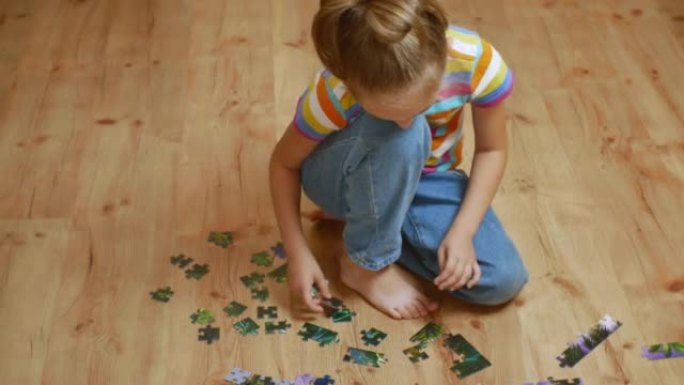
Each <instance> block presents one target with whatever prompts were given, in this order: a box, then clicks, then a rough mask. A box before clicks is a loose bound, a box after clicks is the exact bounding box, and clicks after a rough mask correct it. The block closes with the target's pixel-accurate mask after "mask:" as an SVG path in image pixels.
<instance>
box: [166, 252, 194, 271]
mask: <svg viewBox="0 0 684 385" xmlns="http://www.w3.org/2000/svg"><path fill="white" fill-rule="evenodd" d="M192 261H193V259H192V258H190V257H186V256H185V254H178V255H175V256H171V264H172V265H174V266H178V267H180V268H181V269H185V268H186V267H187V266H188V265H189V264H191V263H192Z"/></svg>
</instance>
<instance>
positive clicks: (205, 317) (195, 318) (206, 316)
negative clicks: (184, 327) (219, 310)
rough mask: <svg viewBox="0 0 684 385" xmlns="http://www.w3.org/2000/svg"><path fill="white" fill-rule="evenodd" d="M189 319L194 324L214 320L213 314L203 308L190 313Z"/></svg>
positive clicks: (204, 323)
mask: <svg viewBox="0 0 684 385" xmlns="http://www.w3.org/2000/svg"><path fill="white" fill-rule="evenodd" d="M190 320H191V321H192V323H194V324H200V325H208V324H210V323H212V322H214V315H213V314H211V312H210V311H209V310H207V309H205V308H202V307H201V308H199V309H197V311H196V312H194V313H192V314H190Z"/></svg>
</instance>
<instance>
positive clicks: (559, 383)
mask: <svg viewBox="0 0 684 385" xmlns="http://www.w3.org/2000/svg"><path fill="white" fill-rule="evenodd" d="M532 385H534V384H532ZM537 385H584V382H583V381H582V379H581V378H573V379H571V380H554V379H553V377H549V379H548V381H541V382H538V383H537Z"/></svg>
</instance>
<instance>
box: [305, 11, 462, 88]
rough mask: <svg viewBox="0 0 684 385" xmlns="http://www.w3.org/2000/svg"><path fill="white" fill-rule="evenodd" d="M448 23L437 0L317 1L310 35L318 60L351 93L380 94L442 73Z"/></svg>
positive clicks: (445, 53) (445, 55)
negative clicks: (433, 71) (430, 73)
mask: <svg viewBox="0 0 684 385" xmlns="http://www.w3.org/2000/svg"><path fill="white" fill-rule="evenodd" d="M448 27H449V22H448V20H447V18H446V14H445V12H444V9H443V8H442V7H441V6H440V5H439V3H438V2H437V0H321V3H320V9H319V10H318V13H317V14H316V16H315V18H314V21H313V26H312V29H311V33H312V37H313V41H314V45H315V47H316V52H317V53H318V57H319V58H320V59H321V61H322V62H323V65H325V66H326V67H327V68H328V69H329V70H330V71H331V72H332V73H333V75H335V76H337V77H338V78H340V79H342V80H343V81H344V82H345V83H346V84H347V86H349V87H350V88H356V89H362V90H364V92H370V93H383V92H391V91H398V90H402V89H406V88H408V87H410V86H411V85H413V84H415V83H416V82H420V81H422V80H423V79H424V78H425V76H426V72H427V71H426V70H427V69H429V68H431V67H434V68H435V69H436V70H438V71H440V73H441V71H443V69H444V66H445V63H446V57H447V42H446V35H445V33H446V30H447V28H448Z"/></svg>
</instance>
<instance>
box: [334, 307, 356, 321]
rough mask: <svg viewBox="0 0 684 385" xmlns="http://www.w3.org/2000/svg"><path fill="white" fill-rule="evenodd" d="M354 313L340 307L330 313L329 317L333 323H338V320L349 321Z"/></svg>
mask: <svg viewBox="0 0 684 385" xmlns="http://www.w3.org/2000/svg"><path fill="white" fill-rule="evenodd" d="M355 315H356V313H354V312H353V311H351V310H350V309H349V308H346V307H344V308H342V309H338V310H335V311H334V312H333V313H332V314H331V315H330V318H332V321H333V322H334V323H340V322H351V320H352V318H353V317H354V316H355Z"/></svg>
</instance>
